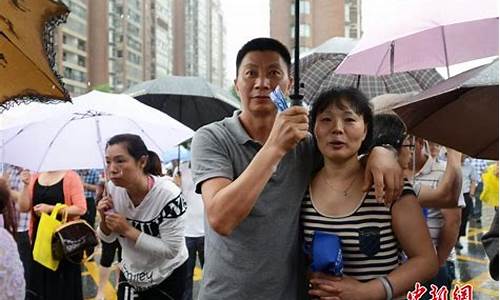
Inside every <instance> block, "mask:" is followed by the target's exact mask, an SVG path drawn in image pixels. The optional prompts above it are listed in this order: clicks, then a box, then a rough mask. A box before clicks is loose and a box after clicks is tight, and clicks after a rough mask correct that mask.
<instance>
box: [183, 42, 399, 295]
mask: <svg viewBox="0 0 500 300" xmlns="http://www.w3.org/2000/svg"><path fill="white" fill-rule="evenodd" d="M236 65H237V78H236V80H235V89H236V91H237V93H238V95H239V96H240V98H241V105H242V110H241V112H240V111H238V112H236V113H235V114H234V116H233V117H231V118H227V119H224V120H223V121H220V122H216V123H213V124H210V125H208V126H205V127H203V128H201V129H199V130H198V131H197V133H196V134H195V136H194V138H193V143H192V147H191V149H192V172H193V179H194V182H195V184H196V190H197V192H201V193H202V196H203V201H204V203H205V211H206V218H205V219H206V223H205V227H206V228H205V265H204V271H203V273H204V274H203V281H202V287H201V289H200V293H199V299H202V300H212V299H214V300H215V299H216V300H224V299H231V300H232V299H238V300H245V299H249V300H250V299H251V300H258V299H265V300H269V299H273V300H280V299H283V300H285V299H286V300H294V299H300V296H299V291H300V288H299V287H300V286H301V285H303V284H304V283H305V278H304V277H303V276H301V272H299V270H300V268H299V264H300V255H299V254H300V243H299V236H298V234H299V227H298V226H299V225H298V224H299V222H298V221H299V210H300V204H301V199H302V197H303V195H304V192H305V190H306V188H307V186H308V184H309V181H310V178H311V175H312V172H313V171H314V162H313V157H314V155H313V154H314V151H315V146H314V142H313V140H312V137H311V136H310V134H309V133H308V116H307V110H306V108H304V107H300V106H294V107H291V108H289V109H287V110H285V111H284V112H281V113H279V114H277V110H276V107H275V105H274V103H273V102H272V101H271V100H270V99H269V93H270V92H271V91H272V90H274V89H275V88H276V86H278V85H279V86H280V88H281V90H282V91H285V92H287V91H288V90H289V88H290V86H291V84H292V80H291V78H290V77H289V71H290V54H289V52H288V50H287V49H286V47H285V46H283V45H282V44H281V43H280V42H278V41H276V40H274V39H269V38H258V39H254V40H252V41H250V42H248V43H247V44H245V45H244V46H243V48H242V49H241V50H240V51H239V53H238V56H237V59H236ZM372 153H373V154H371V155H370V159H369V160H368V163H367V169H368V170H369V172H370V173H371V174H378V175H379V176H375V178H374V181H375V183H376V186H377V193H378V196H379V198H381V197H382V196H383V193H384V184H385V186H386V189H385V198H387V199H394V198H395V195H399V191H400V189H401V187H402V176H401V175H400V174H401V170H400V168H399V165H398V163H397V161H396V159H395V158H394V156H393V155H392V153H390V151H388V150H386V149H383V148H380V147H378V148H377V150H376V151H372ZM318 155H319V154H318ZM373 161H375V162H376V163H373ZM375 164H376V165H375ZM369 178H370V176H366V179H367V180H366V181H367V182H365V185H366V186H368V185H369V184H371V181H370V180H369ZM368 181H370V182H368ZM302 275H303V274H302Z"/></svg>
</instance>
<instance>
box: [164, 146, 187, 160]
mask: <svg viewBox="0 0 500 300" xmlns="http://www.w3.org/2000/svg"><path fill="white" fill-rule="evenodd" d="M174 159H179V160H180V161H190V160H191V151H189V150H188V149H186V148H184V147H183V146H178V147H175V148H171V149H168V150H167V151H165V152H164V153H163V156H162V160H163V161H164V162H170V161H172V160H174Z"/></svg>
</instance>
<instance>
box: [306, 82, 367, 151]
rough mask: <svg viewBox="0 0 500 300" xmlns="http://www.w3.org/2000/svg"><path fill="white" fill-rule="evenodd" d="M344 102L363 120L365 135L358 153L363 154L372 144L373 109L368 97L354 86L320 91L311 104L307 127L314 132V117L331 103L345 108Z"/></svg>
mask: <svg viewBox="0 0 500 300" xmlns="http://www.w3.org/2000/svg"><path fill="white" fill-rule="evenodd" d="M345 104H347V105H348V107H349V108H351V109H352V110H353V111H354V112H355V113H356V114H358V115H360V116H362V117H363V121H364V122H365V126H366V137H365V139H364V140H363V142H362V143H361V147H360V148H359V150H358V155H359V154H365V153H367V152H368V150H369V149H370V145H371V144H372V132H373V110H372V105H371V104H370V102H369V101H368V98H366V96H365V95H364V94H363V93H362V92H361V91H360V90H358V89H356V88H352V87H349V88H333V89H330V90H327V91H324V92H322V93H321V94H320V95H319V96H318V98H317V99H316V100H315V101H314V102H313V103H312V105H311V111H310V113H309V116H310V123H311V124H310V125H311V126H310V127H309V128H310V130H311V131H312V132H313V133H314V126H315V125H316V118H317V116H318V115H319V114H321V113H322V112H323V111H325V110H326V109H327V108H328V107H330V106H331V105H335V106H337V107H339V108H345Z"/></svg>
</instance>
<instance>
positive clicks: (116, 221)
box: [105, 212, 132, 236]
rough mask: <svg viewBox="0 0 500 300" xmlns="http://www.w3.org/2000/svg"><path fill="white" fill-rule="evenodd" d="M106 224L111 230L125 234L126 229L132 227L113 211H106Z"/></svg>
mask: <svg viewBox="0 0 500 300" xmlns="http://www.w3.org/2000/svg"><path fill="white" fill-rule="evenodd" d="M105 222H106V226H107V227H108V228H109V229H110V230H111V231H113V232H115V233H118V234H120V235H123V236H124V235H126V233H127V231H128V230H129V229H131V228H132V226H130V224H129V223H128V222H127V219H125V217H124V216H122V215H120V214H117V213H115V212H108V213H107V214H106V221H105Z"/></svg>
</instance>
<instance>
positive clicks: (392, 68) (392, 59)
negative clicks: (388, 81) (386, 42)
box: [389, 41, 394, 74]
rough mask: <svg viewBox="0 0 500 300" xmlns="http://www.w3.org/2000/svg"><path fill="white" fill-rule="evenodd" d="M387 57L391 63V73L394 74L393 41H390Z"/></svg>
mask: <svg viewBox="0 0 500 300" xmlns="http://www.w3.org/2000/svg"><path fill="white" fill-rule="evenodd" d="M389 59H390V64H391V74H394V41H392V42H391V53H390V56H389Z"/></svg>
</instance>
